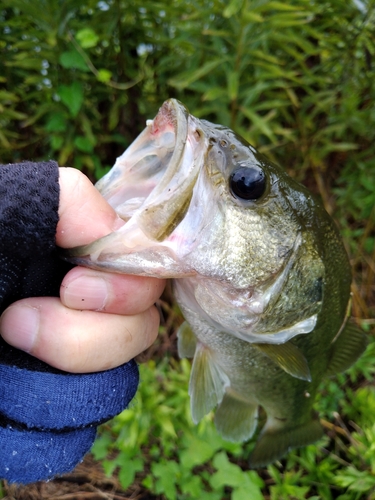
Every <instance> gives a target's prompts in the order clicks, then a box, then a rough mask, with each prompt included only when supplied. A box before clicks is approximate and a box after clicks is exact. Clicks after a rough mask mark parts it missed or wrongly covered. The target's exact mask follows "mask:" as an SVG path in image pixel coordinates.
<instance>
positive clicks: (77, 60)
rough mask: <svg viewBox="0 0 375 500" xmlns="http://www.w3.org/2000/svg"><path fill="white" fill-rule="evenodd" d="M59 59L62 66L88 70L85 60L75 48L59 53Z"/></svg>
mask: <svg viewBox="0 0 375 500" xmlns="http://www.w3.org/2000/svg"><path fill="white" fill-rule="evenodd" d="M59 61H60V64H61V66H62V67H63V68H66V69H79V70H81V71H89V69H88V67H87V64H86V62H85V60H84V59H83V57H82V56H81V54H80V53H79V52H77V51H76V50H75V49H73V50H69V51H67V52H63V53H62V54H61V55H60V58H59Z"/></svg>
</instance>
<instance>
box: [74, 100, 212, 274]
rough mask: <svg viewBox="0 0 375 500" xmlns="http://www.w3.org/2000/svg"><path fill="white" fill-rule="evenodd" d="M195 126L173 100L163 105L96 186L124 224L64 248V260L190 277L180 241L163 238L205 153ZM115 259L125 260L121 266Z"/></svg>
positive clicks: (204, 141) (175, 222) (182, 208)
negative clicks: (178, 246) (66, 253)
mask: <svg viewBox="0 0 375 500" xmlns="http://www.w3.org/2000/svg"><path fill="white" fill-rule="evenodd" d="M200 125H201V124H200V121H199V120H198V119H196V118H194V117H193V116H191V115H190V114H189V113H188V111H187V109H186V108H185V106H184V105H183V104H181V103H180V102H179V101H177V100H176V99H169V100H168V101H166V102H165V103H164V104H163V106H162V107H161V108H160V110H159V112H158V114H157V115H156V117H155V118H154V120H148V121H147V127H146V129H145V130H144V131H143V132H142V133H141V134H140V135H139V136H138V138H137V139H136V140H135V141H134V142H133V143H132V144H131V146H130V147H129V148H128V149H127V150H126V151H125V152H124V154H123V155H122V156H120V157H119V158H118V159H117V161H116V163H115V165H114V167H113V168H112V169H111V171H110V172H109V173H108V174H107V175H106V176H104V177H103V178H102V179H101V180H100V181H99V182H98V183H97V184H96V187H97V188H98V190H99V191H100V193H101V194H102V195H103V197H104V198H105V199H106V200H107V202H108V203H109V204H110V205H111V206H112V207H113V208H114V209H115V211H116V212H117V214H118V215H119V216H120V217H121V218H122V219H123V220H124V221H125V224H124V226H123V227H122V228H120V229H119V230H117V231H116V232H114V233H112V234H110V235H108V236H105V237H103V238H101V239H99V240H97V241H95V242H94V243H92V244H89V245H85V246H82V247H77V248H75V249H72V250H69V258H70V260H72V258H73V260H74V262H75V263H77V264H80V263H82V264H85V263H86V264H87V262H88V259H89V260H90V267H95V266H96V265H97V266H98V267H100V268H101V269H103V268H106V269H112V270H113V271H115V272H121V273H132V274H140V275H144V276H155V277H163V278H169V277H173V278H175V277H182V276H188V275H192V274H194V273H193V271H192V270H191V269H186V268H185V267H184V265H183V264H182V263H181V261H180V259H178V258H177V256H176V241H177V240H178V241H179V243H180V244H181V237H177V238H176V237H174V238H171V239H170V240H169V239H168V238H169V237H170V235H171V234H172V233H173V231H174V230H175V228H176V227H177V226H178V224H179V223H180V222H181V220H182V219H183V218H184V215H185V213H186V211H187V208H188V206H189V203H190V200H191V197H192V193H193V188H194V185H195V183H196V180H197V177H198V174H199V170H200V168H201V166H202V163H203V161H204V155H205V152H206V151H207V145H208V139H207V138H206V136H205V134H204V132H203V130H202V128H201V127H200ZM160 242H163V244H162V245H160ZM130 254H132V255H133V256H134V258H131V257H130ZM121 255H124V256H126V258H125V259H124V263H123V264H122V263H121V262H122V260H121Z"/></svg>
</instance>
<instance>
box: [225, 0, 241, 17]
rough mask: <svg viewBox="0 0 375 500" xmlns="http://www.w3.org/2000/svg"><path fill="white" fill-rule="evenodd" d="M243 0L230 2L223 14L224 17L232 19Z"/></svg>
mask: <svg viewBox="0 0 375 500" xmlns="http://www.w3.org/2000/svg"><path fill="white" fill-rule="evenodd" d="M242 4H243V0H231V1H230V2H229V5H227V6H226V8H225V9H224V12H223V16H224V17H227V18H228V17H232V16H234V14H237V12H238V11H239V10H240V9H241V7H242Z"/></svg>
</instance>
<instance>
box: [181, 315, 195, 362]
mask: <svg viewBox="0 0 375 500" xmlns="http://www.w3.org/2000/svg"><path fill="white" fill-rule="evenodd" d="M196 347H197V337H196V336H195V335H194V332H193V330H192V329H191V327H190V325H189V324H188V323H187V322H186V321H184V322H183V323H182V325H181V326H180V328H179V329H178V332H177V349H178V355H179V356H180V358H193V357H194V354H195V349H196Z"/></svg>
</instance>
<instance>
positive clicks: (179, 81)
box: [169, 57, 225, 89]
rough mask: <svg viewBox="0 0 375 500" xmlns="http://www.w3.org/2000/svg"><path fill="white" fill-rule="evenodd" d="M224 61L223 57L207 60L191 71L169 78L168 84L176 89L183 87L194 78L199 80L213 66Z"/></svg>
mask: <svg viewBox="0 0 375 500" xmlns="http://www.w3.org/2000/svg"><path fill="white" fill-rule="evenodd" d="M224 61H225V58H224V57H223V58H222V59H216V60H214V61H208V62H207V63H206V64H204V65H203V66H201V67H200V68H199V69H197V70H196V71H193V72H192V73H191V72H185V73H183V74H181V75H180V77H179V78H172V79H171V80H169V84H170V85H172V87H176V88H178V89H184V88H186V87H188V86H189V85H190V84H192V83H193V82H195V81H196V80H199V79H200V78H202V77H203V76H205V75H207V74H208V73H210V72H211V71H213V70H214V69H215V68H217V67H218V66H220V65H221V64H222V63H223V62H224Z"/></svg>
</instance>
